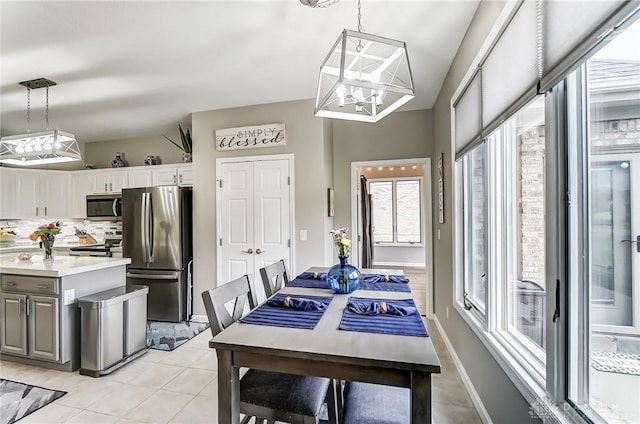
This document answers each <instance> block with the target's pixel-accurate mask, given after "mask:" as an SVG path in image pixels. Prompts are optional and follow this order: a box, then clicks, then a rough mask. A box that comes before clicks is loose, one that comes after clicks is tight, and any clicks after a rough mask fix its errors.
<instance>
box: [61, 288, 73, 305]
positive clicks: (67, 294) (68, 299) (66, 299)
mask: <svg viewBox="0 0 640 424" xmlns="http://www.w3.org/2000/svg"><path fill="white" fill-rule="evenodd" d="M75 301H76V290H75V289H69V290H65V291H64V295H63V303H64V305H65V306H67V305H71V304H73V302H75Z"/></svg>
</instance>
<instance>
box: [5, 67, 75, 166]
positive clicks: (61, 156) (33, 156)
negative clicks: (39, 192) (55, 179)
mask: <svg viewBox="0 0 640 424" xmlns="http://www.w3.org/2000/svg"><path fill="white" fill-rule="evenodd" d="M20 85H23V86H25V87H27V134H19V135H11V136H6V137H2V138H1V139H0V162H3V163H7V164H10V165H19V166H31V165H46V164H52V163H62V162H71V161H76V160H81V159H82V155H81V154H80V147H79V146H78V141H77V140H76V137H75V136H74V135H73V134H70V133H67V132H64V131H59V130H50V129H49V87H51V86H54V85H56V83H55V82H54V81H51V80H48V79H46V78H38V79H35V80H30V81H23V82H21V83H20ZM45 87H46V89H47V106H46V110H45V120H46V130H45V131H40V132H34V133H32V132H31V131H30V128H29V127H30V124H31V90H32V89H37V88H45Z"/></svg>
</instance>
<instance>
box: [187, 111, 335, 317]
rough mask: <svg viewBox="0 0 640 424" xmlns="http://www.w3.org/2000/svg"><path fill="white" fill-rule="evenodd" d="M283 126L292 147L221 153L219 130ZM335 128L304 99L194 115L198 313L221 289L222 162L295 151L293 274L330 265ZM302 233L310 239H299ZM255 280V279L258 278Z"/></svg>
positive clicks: (196, 300) (195, 242)
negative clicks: (209, 293) (204, 297)
mask: <svg viewBox="0 0 640 424" xmlns="http://www.w3.org/2000/svg"><path fill="white" fill-rule="evenodd" d="M276 122H283V123H284V124H285V127H286V137H287V145H286V146H279V147H270V148H256V149H245V150H236V151H227V152H218V151H216V150H215V131H216V130H218V129H223V128H232V127H241V126H246V125H259V124H269V123H276ZM325 129H327V131H328V130H329V129H330V126H327V125H326V124H325V123H324V121H323V120H322V119H319V118H316V117H314V116H313V102H312V101H311V100H298V101H291V102H282V103H272V104H267V105H256V106H247V107H240V108H233V109H223V110H212V111H205V112H197V113H194V114H193V115H192V131H193V132H192V135H193V172H194V184H193V190H194V193H193V197H194V200H193V201H194V240H193V241H194V246H195V251H194V262H193V263H194V293H195V295H194V298H195V301H194V314H197V315H204V314H205V310H204V307H203V305H202V301H201V299H200V293H201V292H202V291H204V290H207V289H210V288H213V287H216V286H217V285H219V284H221V283H222V284H223V283H224V282H217V281H216V275H217V269H216V255H217V243H216V242H215V241H216V240H217V234H216V204H215V196H216V159H217V158H223V157H224V158H226V157H239V156H258V155H274V154H284V153H293V155H294V165H295V169H294V176H293V177H294V178H293V180H294V188H295V192H294V196H295V230H294V234H292V238H293V246H294V248H295V260H296V263H295V264H292V265H291V266H290V268H291V270H292V272H293V273H294V275H295V273H298V272H301V271H303V270H305V269H307V268H309V267H310V266H313V265H316V266H317V265H318V264H320V265H329V263H327V262H325V256H326V252H327V251H328V247H327V246H326V244H327V243H328V242H329V241H330V238H329V236H328V231H329V228H330V226H331V225H332V220H331V219H328V217H327V188H328V187H329V186H330V180H329V178H330V177H331V175H332V171H331V169H332V165H331V156H330V153H331V146H330V144H331V136H330V134H325ZM301 229H305V230H307V237H308V238H307V241H300V240H298V234H299V231H300V230H301ZM254 278H255V276H254Z"/></svg>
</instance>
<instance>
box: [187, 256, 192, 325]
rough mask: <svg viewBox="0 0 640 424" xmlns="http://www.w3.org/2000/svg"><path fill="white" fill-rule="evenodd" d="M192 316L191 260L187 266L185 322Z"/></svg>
mask: <svg viewBox="0 0 640 424" xmlns="http://www.w3.org/2000/svg"><path fill="white" fill-rule="evenodd" d="M192 315H193V260H191V261H189V264H188V265H187V320H191V316H192Z"/></svg>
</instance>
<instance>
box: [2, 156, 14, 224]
mask: <svg viewBox="0 0 640 424" xmlns="http://www.w3.org/2000/svg"><path fill="white" fill-rule="evenodd" d="M14 216H16V175H15V173H14V172H12V171H11V170H10V169H7V168H3V167H0V219H7V218H12V217H14Z"/></svg>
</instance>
